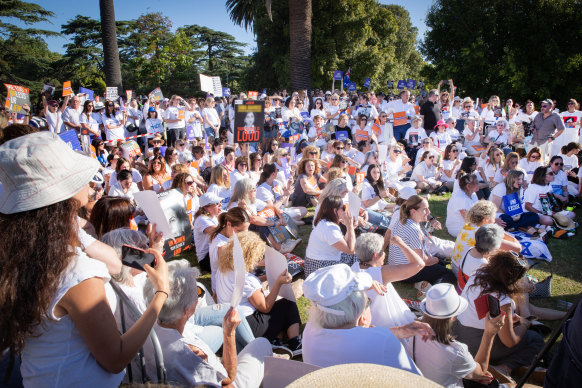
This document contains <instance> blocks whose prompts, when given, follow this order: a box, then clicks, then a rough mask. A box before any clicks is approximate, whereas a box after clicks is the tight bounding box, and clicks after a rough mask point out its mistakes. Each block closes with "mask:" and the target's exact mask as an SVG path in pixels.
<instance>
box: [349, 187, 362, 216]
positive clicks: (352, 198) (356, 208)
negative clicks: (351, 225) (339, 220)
mask: <svg viewBox="0 0 582 388" xmlns="http://www.w3.org/2000/svg"><path fill="white" fill-rule="evenodd" d="M361 203H362V200H361V199H360V197H358V196H357V195H356V194H354V193H352V192H351V191H350V192H348V209H349V210H350V214H351V215H352V217H354V219H355V220H357V219H358V215H359V214H360V205H361Z"/></svg>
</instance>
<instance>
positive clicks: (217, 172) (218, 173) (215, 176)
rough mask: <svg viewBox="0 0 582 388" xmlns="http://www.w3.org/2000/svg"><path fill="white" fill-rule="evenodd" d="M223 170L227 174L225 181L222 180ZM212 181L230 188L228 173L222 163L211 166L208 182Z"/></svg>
mask: <svg viewBox="0 0 582 388" xmlns="http://www.w3.org/2000/svg"><path fill="white" fill-rule="evenodd" d="M225 172H226V173H227V175H228V176H229V178H228V179H227V181H226V182H225V181H224V173H225ZM213 183H216V184H217V185H218V186H220V187H225V188H227V189H228V188H230V174H229V173H228V170H227V169H226V167H224V166H223V165H222V164H219V165H216V166H214V167H212V172H211V173H210V184H213Z"/></svg>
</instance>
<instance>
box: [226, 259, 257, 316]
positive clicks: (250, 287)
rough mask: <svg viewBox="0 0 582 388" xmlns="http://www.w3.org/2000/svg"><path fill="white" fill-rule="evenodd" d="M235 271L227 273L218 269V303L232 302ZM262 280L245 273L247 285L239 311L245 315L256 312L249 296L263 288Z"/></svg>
mask: <svg viewBox="0 0 582 388" xmlns="http://www.w3.org/2000/svg"><path fill="white" fill-rule="evenodd" d="M234 282H235V281H234V271H228V272H226V273H222V272H220V270H218V271H216V298H217V300H218V303H230V299H231V298H232V292H233V290H234ZM262 288H263V287H262V286H261V281H260V280H259V279H258V278H257V277H256V276H255V275H253V274H250V273H248V272H246V273H245V285H244V288H243V294H242V299H241V301H240V305H239V306H238V311H239V312H240V313H242V314H243V315H244V316H245V317H247V316H249V315H251V314H252V313H254V312H255V308H254V307H253V305H252V304H251V302H249V298H250V297H251V296H252V295H253V294H254V293H255V291H257V290H260V289H262Z"/></svg>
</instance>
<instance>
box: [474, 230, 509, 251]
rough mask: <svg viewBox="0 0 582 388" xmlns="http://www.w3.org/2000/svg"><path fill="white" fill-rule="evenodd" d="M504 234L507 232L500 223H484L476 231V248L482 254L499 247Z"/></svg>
mask: <svg viewBox="0 0 582 388" xmlns="http://www.w3.org/2000/svg"><path fill="white" fill-rule="evenodd" d="M503 236H505V232H504V231H503V229H502V228H501V227H500V226H499V225H497V224H487V225H483V226H481V227H480V228H479V229H477V231H476V232H475V249H476V250H477V252H479V253H480V254H482V255H484V254H486V253H489V252H492V251H494V250H496V249H499V247H500V246H501V241H503Z"/></svg>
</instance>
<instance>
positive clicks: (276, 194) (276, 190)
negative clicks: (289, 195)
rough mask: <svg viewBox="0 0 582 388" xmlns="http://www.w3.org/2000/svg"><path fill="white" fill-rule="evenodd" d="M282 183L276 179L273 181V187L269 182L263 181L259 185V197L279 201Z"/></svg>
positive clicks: (265, 200) (267, 200)
mask: <svg viewBox="0 0 582 388" xmlns="http://www.w3.org/2000/svg"><path fill="white" fill-rule="evenodd" d="M281 194H282V193H281V184H280V183H279V182H278V181H277V180H275V181H274V182H273V187H271V186H269V184H268V183H267V182H263V183H262V184H261V185H260V186H259V187H257V199H260V200H261V201H263V202H269V201H271V202H273V203H275V202H277V201H278V200H279V198H281Z"/></svg>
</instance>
